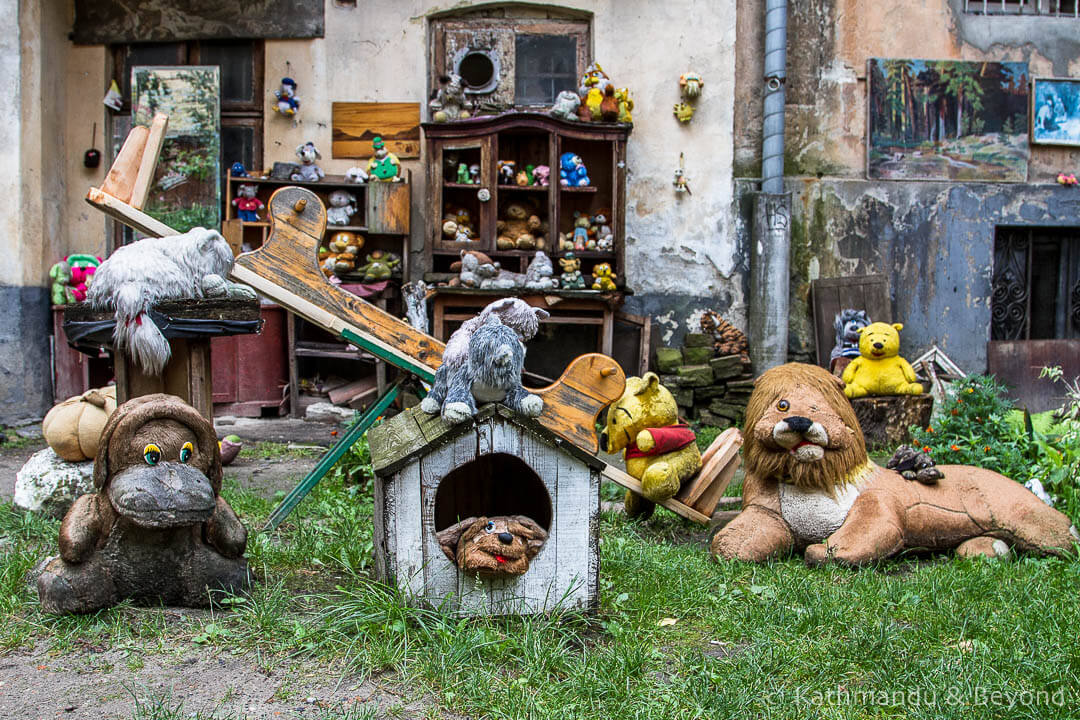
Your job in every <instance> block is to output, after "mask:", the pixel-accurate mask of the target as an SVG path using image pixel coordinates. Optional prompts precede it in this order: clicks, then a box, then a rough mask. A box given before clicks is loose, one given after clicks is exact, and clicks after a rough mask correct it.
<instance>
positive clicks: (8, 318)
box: [0, 0, 70, 424]
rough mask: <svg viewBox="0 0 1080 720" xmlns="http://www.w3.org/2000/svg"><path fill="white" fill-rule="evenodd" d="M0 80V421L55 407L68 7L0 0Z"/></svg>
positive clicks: (62, 244)
mask: <svg viewBox="0 0 1080 720" xmlns="http://www.w3.org/2000/svg"><path fill="white" fill-rule="evenodd" d="M0 18H2V19H3V21H4V25H5V27H7V28H8V32H7V33H5V34H4V38H3V40H0V78H2V79H0V82H2V83H3V89H4V91H5V97H6V98H8V103H9V112H8V115H7V119H6V121H5V123H3V125H4V127H3V128H2V129H0V142H3V143H4V144H3V147H4V148H5V152H6V153H7V154H8V158H9V161H8V164H7V167H8V168H9V169H10V170H9V172H8V173H6V174H5V177H4V179H3V181H2V183H3V185H2V186H0V218H2V220H0V222H2V223H3V232H2V234H0V243H2V244H3V247H2V251H3V255H4V258H5V260H4V262H3V263H0V306H2V307H4V308H5V312H4V313H2V315H0V423H4V424H9V423H14V422H19V421H21V420H25V419H28V418H34V417H41V415H42V414H44V412H45V410H47V409H48V407H49V406H50V405H51V404H52V373H51V363H50V355H49V338H48V327H49V322H50V318H49V292H48V283H47V279H48V276H47V273H48V269H49V267H50V266H51V265H52V263H53V262H55V260H56V258H58V257H59V256H61V254H62V253H63V251H64V247H65V240H66V213H65V211H64V188H65V177H64V175H65V174H64V172H63V170H62V168H63V164H64V156H65V132H64V131H65V127H64V102H63V96H64V86H65V75H64V73H63V72H62V70H61V71H60V72H57V69H58V68H60V69H62V68H64V67H65V61H66V58H65V52H66V35H67V32H68V30H69V29H70V15H69V9H68V8H67V6H66V4H63V3H36V2H28V1H25V0H24V1H23V2H19V1H18V0H4V1H3V2H0Z"/></svg>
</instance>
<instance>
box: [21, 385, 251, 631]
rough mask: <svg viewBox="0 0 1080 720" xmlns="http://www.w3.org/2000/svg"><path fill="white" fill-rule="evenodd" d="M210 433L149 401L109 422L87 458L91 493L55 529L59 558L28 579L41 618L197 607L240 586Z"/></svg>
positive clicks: (155, 399)
mask: <svg viewBox="0 0 1080 720" xmlns="http://www.w3.org/2000/svg"><path fill="white" fill-rule="evenodd" d="M219 453H220V451H219V449H218V442H217V437H216V436H215V435H214V427H213V425H211V424H210V422H209V421H208V420H206V419H205V418H204V417H203V416H202V415H200V414H199V413H198V411H196V410H195V408H193V407H191V406H190V405H188V404H187V403H185V402H183V401H182V400H180V399H179V398H177V397H174V396H172V395H164V394H155V395H144V396H142V397H138V398H135V399H133V400H129V401H128V402H126V403H124V404H123V405H121V406H120V407H119V408H117V409H116V411H115V412H114V413H113V414H112V416H111V417H110V418H109V420H108V422H107V423H106V425H105V429H104V430H103V431H102V433H101V442H100V444H99V446H98V451H97V456H96V458H95V461H94V487H95V488H96V490H97V492H95V493H93V494H90V495H83V496H82V497H80V498H79V499H78V500H76V501H75V504H74V505H72V507H71V509H70V510H69V511H68V513H67V515H66V516H65V517H64V521H63V523H62V524H61V525H60V556H59V557H57V558H53V559H52V560H51V561H49V563H48V564H47V565H46V566H45V568H44V570H43V571H42V573H41V575H39V576H38V579H37V589H38V597H39V598H40V599H41V607H42V609H43V610H44V611H45V612H48V613H54V614H67V613H88V612H94V611H95V610H99V609H101V608H106V607H110V606H112V605H115V604H116V603H118V602H121V601H123V600H131V601H133V602H135V603H136V604H139V605H162V604H165V605H184V606H189V607H205V606H207V605H209V604H210V603H211V601H212V599H213V596H214V594H215V593H218V592H220V591H223V590H224V591H228V592H237V591H240V590H242V589H244V588H246V587H248V585H250V582H251V580H250V576H249V575H248V569H247V562H246V561H245V560H244V557H243V555H244V548H245V547H246V545H247V530H246V529H245V528H244V526H243V525H242V524H241V523H240V520H239V519H238V518H237V517H236V513H235V512H233V509H232V508H231V507H229V503H227V502H226V501H225V499H224V498H222V497H221V495H220V490H221V456H220V454H219Z"/></svg>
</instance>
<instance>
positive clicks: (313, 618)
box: [0, 476, 1080, 720]
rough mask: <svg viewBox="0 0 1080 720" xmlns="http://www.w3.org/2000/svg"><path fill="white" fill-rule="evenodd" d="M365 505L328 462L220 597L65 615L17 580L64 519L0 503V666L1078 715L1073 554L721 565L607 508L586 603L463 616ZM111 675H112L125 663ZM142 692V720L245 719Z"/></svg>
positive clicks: (871, 714)
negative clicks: (68, 664) (385, 540)
mask: <svg viewBox="0 0 1080 720" xmlns="http://www.w3.org/2000/svg"><path fill="white" fill-rule="evenodd" d="M604 493H605V497H613V496H614V495H616V494H617V493H616V492H614V491H613V490H612V489H609V488H605V491H604ZM223 494H224V495H225V496H226V498H227V499H228V500H229V501H230V502H231V503H232V505H233V507H234V508H235V509H236V510H237V512H238V513H239V514H240V516H241V518H242V519H243V520H244V522H245V523H246V524H247V525H248V527H249V528H255V527H259V526H261V525H262V523H263V521H264V520H265V519H266V517H267V516H268V514H269V512H270V511H271V509H272V507H273V505H274V501H273V500H268V499H264V498H261V497H259V496H258V495H256V494H253V493H251V492H247V491H244V490H242V489H240V487H239V485H238V484H237V483H236V482H235V481H234V480H230V479H227V481H226V484H225V487H224V490H223ZM371 514H372V500H371V492H370V483H367V484H365V485H348V484H345V482H344V481H343V480H342V478H341V477H340V476H337V477H334V478H331V479H328V480H327V481H324V483H323V484H322V485H320V486H319V487H318V488H317V489H316V490H315V492H314V493H313V494H312V495H311V496H309V497H308V499H307V500H305V501H304V502H303V503H302V504H301V505H300V506H299V507H298V508H297V510H296V511H295V512H294V513H293V515H292V516H291V517H290V518H289V519H288V521H287V522H286V523H285V524H284V525H282V527H281V528H280V529H279V530H278V531H277V532H276V533H274V534H272V535H260V534H255V533H252V535H251V536H250V539H249V549H248V558H249V561H250V563H251V566H252V568H253V569H254V570H255V572H256V574H257V575H258V576H259V578H260V582H259V583H258V584H257V585H256V586H255V588H254V589H253V590H252V593H251V595H250V596H249V597H237V598H234V599H232V603H231V607H230V608H229V609H225V610H220V611H215V612H213V613H210V612H207V613H188V614H181V615H179V616H178V615H176V614H175V613H170V612H169V611H166V610H163V609H155V608H150V609H143V608H133V607H129V606H120V607H117V608H113V609H111V610H108V611H103V612H100V613H97V614H95V615H91V616H86V617H65V618H54V617H50V616H45V615H42V614H41V612H40V610H39V608H38V605H37V599H36V593H33V592H31V591H30V590H29V589H28V588H27V586H26V584H25V582H24V577H25V575H26V573H27V571H29V570H30V569H31V568H32V567H34V566H35V565H36V564H37V562H38V561H39V560H40V559H41V558H42V557H43V556H45V555H46V554H51V553H54V552H55V547H56V532H57V528H58V523H56V522H54V521H48V520H42V519H40V518H36V517H31V516H26V515H22V514H20V513H18V512H16V511H14V510H13V509H12V507H11V505H10V504H3V505H0V551H2V554H0V615H2V617H3V618H4V620H3V623H2V625H0V661H3V657H2V654H5V653H17V652H22V651H25V650H27V649H30V648H33V649H35V650H38V651H40V650H47V651H48V652H49V653H50V654H55V655H56V656H66V655H69V654H71V653H77V652H81V651H85V650H84V648H86V647H95V648H99V649H101V648H126V649H127V650H128V651H129V653H128V655H127V657H129V658H134V659H133V660H129V662H142V661H141V660H139V658H140V657H144V656H147V655H152V654H161V653H165V654H168V653H181V652H190V651H192V650H193V649H197V650H199V651H200V652H204V653H208V654H220V655H221V656H223V657H224V656H227V655H230V654H233V655H235V654H237V653H243V654H245V655H250V656H254V657H257V658H258V662H259V664H260V665H265V666H266V667H273V668H278V669H279V670H280V671H282V672H286V673H288V672H297V673H300V672H304V671H305V669H306V671H309V672H310V671H321V672H337V673H342V672H348V673H352V674H358V675H359V676H360V677H362V678H363V677H378V678H380V679H381V681H383V682H389V683H391V684H393V685H394V686H395V687H397V688H398V689H399V690H400V692H401V693H402V695H403V696H404V697H406V698H412V699H413V700H416V699H420V700H422V701H423V703H424V706H425V707H426V710H425V711H424V713H423V714H422V715H420V716H421V717H433V718H435V717H484V718H560V719H561V718H589V720H601V719H602V718H618V719H620V720H626V719H629V718H680V719H684V718H727V717H754V718H799V719H800V720H802V719H804V718H818V717H821V718H878V717H911V718H934V719H938V718H978V717H986V718H991V717H992V718H1039V719H1043V718H1057V717H1060V718H1066V717H1077V716H1076V714H1075V713H1076V710H1075V708H1076V707H1077V706H1078V705H1080V698H1078V693H1080V684H1078V681H1080V639H1078V633H1077V628H1078V627H1080V592H1078V591H1080V563H1077V562H1075V561H1073V560H1060V559H1034V558H1022V559H1020V560H1018V561H1013V562H998V561H987V560H975V561H970V560H959V559H955V558H951V557H938V558H930V559H928V558H921V559H907V560H901V561H897V562H893V563H889V564H887V565H884V566H882V567H880V568H875V569H865V570H861V571H855V572H853V571H849V570H842V569H816V570H812V569H808V568H806V567H804V566H803V565H802V563H801V562H800V561H799V560H797V559H791V560H787V561H783V562H775V563H772V564H769V565H764V566H754V565H746V564H735V563H725V564H719V563H716V562H713V561H712V560H711V559H710V557H709V555H708V553H707V549H706V543H707V533H706V532H705V531H704V529H702V528H700V527H698V526H694V525H691V524H689V523H686V522H684V521H682V520H680V519H679V518H676V517H675V516H673V515H671V514H670V513H667V512H666V511H662V510H658V512H657V515H656V517H655V518H654V519H653V520H652V521H650V522H649V523H647V524H638V523H634V522H630V521H628V520H627V519H626V518H625V517H624V516H622V515H621V514H619V513H614V512H605V513H603V515H602V519H601V522H600V527H599V530H600V534H601V537H602V541H601V546H600V547H601V552H602V564H601V598H600V607H599V609H598V611H597V612H596V613H595V614H593V615H587V616H586V615H580V614H564V615H559V614H555V615H550V616H540V617H511V618H502V619H457V618H452V617H443V616H441V615H439V614H437V613H436V612H433V611H429V610H416V609H410V608H408V607H407V606H406V605H405V603H404V602H403V601H402V599H401V598H400V597H399V596H397V595H396V594H394V593H392V592H390V591H388V590H386V589H385V588H383V587H381V586H380V585H378V584H376V583H374V582H373V581H371V580H370V579H369V576H368V569H369V567H370V563H371V549H372V546H371V532H372V529H371ZM0 664H2V662H0ZM128 667H132V666H131V665H129V666H128ZM331 669H332V670H331ZM113 672H114V673H117V682H118V683H119V682H121V681H122V680H123V678H124V670H123V668H122V667H121V668H118V669H114V670H113ZM2 679H3V678H2V674H0V680H2ZM0 684H2V683H0ZM136 699H138V700H139V702H138V703H137V704H136V705H135V707H134V711H133V713H134V714H133V715H132V717H136V718H180V717H184V718H188V717H203V718H209V717H228V718H233V717H235V718H241V717H244V715H242V714H241V715H227V716H222V715H218V714H214V715H208V714H201V713H196V714H192V713H190V712H189V711H188V710H186V709H184V708H183V707H181V704H180V703H177V702H173V701H172V700H171V699H170V698H169V697H168V696H167V695H154V694H149V695H144V696H142V697H141V698H139V697H137V698H136ZM316 712H318V713H321V714H316ZM389 716H391V717H414V716H415V715H413V714H405V713H404V711H398V712H395V713H390V715H389ZM283 717H290V715H288V714H284V715H283ZM302 717H320V718H361V717H374V714H373V711H372V710H368V709H363V708H358V707H352V708H340V709H337V710H335V709H333V708H330V709H325V708H324V709H320V710H317V711H316V710H312V712H311V713H305V714H303V715H302Z"/></svg>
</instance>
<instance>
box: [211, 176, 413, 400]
mask: <svg viewBox="0 0 1080 720" xmlns="http://www.w3.org/2000/svg"><path fill="white" fill-rule="evenodd" d="M405 177H406V181H405V182H399V183H384V182H373V183H360V184H357V183H347V182H345V178H344V177H342V176H339V175H327V176H326V177H325V178H324V179H323V180H322V181H320V182H293V181H290V180H274V179H269V178H245V177H232V176H231V175H230V176H229V177H228V178H227V179H226V196H227V197H228V199H229V200H228V202H226V218H227V220H226V226H227V227H228V226H232V225H233V224H238V225H237V227H238V233H237V234H238V236H239V239H240V240H241V241H242V244H243V246H246V247H245V249H257V248H259V247H261V246H262V244H263V242H264V241H265V240H266V238H267V237H268V236H269V233H270V221H269V216H268V215H267V213H268V210H269V201H270V196H271V195H272V194H273V193H274V192H275V191H277V190H279V189H281V188H282V187H285V186H294V187H304V188H307V189H308V190H311V191H312V192H313V193H315V194H316V195H317V196H318V198H319V200H320V201H321V202H322V203H323V204H324V205H325V204H326V201H327V198H328V197H329V195H330V193H331V192H333V191H334V190H345V191H346V192H349V193H351V194H352V195H354V196H355V197H356V203H354V206H355V207H356V208H357V211H356V213H355V214H354V215H353V216H352V217H351V218H350V224H349V225H330V224H328V225H327V226H326V229H325V230H324V231H323V244H325V242H326V241H328V240H329V238H330V237H331V236H332V235H333V234H334V233H336V232H340V231H342V230H348V231H350V232H354V233H356V234H358V235H361V236H363V238H364V247H363V248H362V249H361V251H360V256H359V258H358V260H357V264H362V263H363V258H364V255H365V254H366V253H368V252H370V251H372V250H375V249H379V250H385V251H388V252H393V253H396V254H397V255H398V256H400V257H401V263H402V264H401V274H402V277H407V276H408V263H409V252H408V250H409V248H408V241H409V209H410V208H409V203H410V197H411V194H410V193H411V187H412V184H411V182H410V181H411V174H406V176H405ZM240 185H254V186H255V190H256V192H255V197H257V198H258V199H259V200H261V201H262V202H263V203H264V204H265V205H267V208H266V209H264V210H262V211H260V213H259V217H260V219H259V220H258V221H255V222H243V221H240V220H239V219H238V218H236V217H235V215H236V209H235V207H234V206H233V205H232V198H234V197H235V196H236V193H237V188H238V187H239V186H240ZM343 281H344V282H345V283H346V284H347V285H348V284H352V283H359V282H361V277H360V276H359V275H352V276H348V275H347V276H345V277H344V278H343ZM399 286H400V281H399V280H398V279H397V278H395V279H394V280H392V281H391V282H390V283H388V284H387V286H386V287H385V289H383V290H382V291H380V292H379V293H378V295H377V296H376V297H373V298H372V300H373V301H374V302H375V303H376V304H378V305H379V306H380V307H382V308H383V309H387V308H388V307H389V308H393V309H397V308H396V305H397V304H398V303H397V301H398V298H399V297H400V292H399ZM282 339H283V342H284V343H287V348H286V350H285V353H286V357H287V358H288V364H287V370H288V386H289V408H290V413H291V414H292V415H293V417H299V416H300V415H302V398H301V392H300V378H301V377H307V376H309V375H311V374H318V373H324V372H332V371H333V370H334V368H333V365H334V364H336V363H337V362H338V361H349V362H358V363H364V364H368V365H370V366H374V372H375V374H376V375H377V376H378V377H379V378H380V383H379V384H380V386H382V387H381V389H383V390H385V386H384V382H382V380H384V378H385V375H386V372H385V368H384V367H383V366H382V361H381V360H379V359H378V358H376V357H375V356H373V355H371V354H370V353H366V352H363V351H357V350H355V349H352V348H350V346H349V343H346V342H342V341H341V340H340V339H339V338H336V337H334V336H333V335H329V334H327V333H325V332H324V331H323V330H321V329H320V328H318V327H317V326H313V325H311V324H310V323H308V322H306V321H305V320H304V319H303V318H302V317H297V316H296V315H295V314H293V313H289V314H288V315H287V316H286V318H285V331H284V333H283V338H282ZM342 372H348V373H349V374H350V375H352V374H354V373H357V372H358V371H357V370H353V369H350V370H348V371H344V370H343V371H342ZM370 372H371V370H370V368H369V369H368V373H369V374H370Z"/></svg>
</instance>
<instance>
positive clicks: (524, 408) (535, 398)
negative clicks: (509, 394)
mask: <svg viewBox="0 0 1080 720" xmlns="http://www.w3.org/2000/svg"><path fill="white" fill-rule="evenodd" d="M543 410H544V401H543V400H541V399H540V396H539V395H529V396H527V397H525V399H524V400H522V401H521V413H522V414H523V415H527V416H528V417H539V416H540V413H541V412H543Z"/></svg>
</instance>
